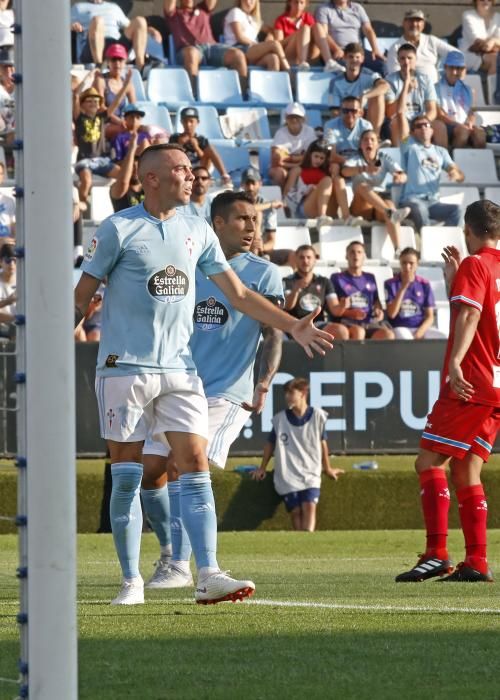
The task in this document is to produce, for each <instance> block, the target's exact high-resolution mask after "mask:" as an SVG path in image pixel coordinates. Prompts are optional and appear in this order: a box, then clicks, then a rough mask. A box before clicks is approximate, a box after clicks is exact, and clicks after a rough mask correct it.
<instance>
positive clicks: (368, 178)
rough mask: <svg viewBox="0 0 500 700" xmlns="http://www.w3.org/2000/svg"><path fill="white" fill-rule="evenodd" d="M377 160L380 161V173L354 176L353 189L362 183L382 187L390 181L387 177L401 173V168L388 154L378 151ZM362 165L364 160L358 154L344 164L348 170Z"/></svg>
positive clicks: (364, 163) (364, 162)
mask: <svg viewBox="0 0 500 700" xmlns="http://www.w3.org/2000/svg"><path fill="white" fill-rule="evenodd" d="M377 158H378V160H380V171H379V172H378V173H360V174H359V175H354V176H353V178H352V184H353V186H354V187H357V186H358V185H360V184H362V183H363V182H366V183H368V184H369V185H371V186H372V187H383V186H385V185H386V184H388V182H389V181H390V178H389V176H391V175H393V174H394V173H400V172H402V170H401V166H400V165H399V164H398V163H396V161H395V160H393V159H392V158H391V156H390V155H389V154H388V153H384V151H379V152H378V153H377ZM363 165H366V160H365V159H364V158H363V156H362V155H361V154H358V155H357V156H355V157H354V158H349V160H348V161H347V162H346V166H348V167H350V168H357V167H358V166H363ZM386 179H387V182H386Z"/></svg>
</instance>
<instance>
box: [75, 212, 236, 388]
mask: <svg viewBox="0 0 500 700" xmlns="http://www.w3.org/2000/svg"><path fill="white" fill-rule="evenodd" d="M197 266H198V267H199V268H200V269H201V270H202V271H203V273H204V274H205V275H215V274H218V273H221V272H224V271H225V270H227V269H228V268H229V265H228V263H227V261H226V258H225V257H224V254H223V252H222V250H221V247H220V244H219V239H218V238H217V236H216V235H215V233H214V232H213V231H212V229H211V228H210V226H208V224H207V223H206V221H205V220H204V219H201V218H199V217H195V216H183V215H181V214H178V213H176V214H175V215H174V216H173V217H172V218H170V219H168V220H166V221H160V220H159V219H156V218H155V217H153V216H151V215H150V214H148V212H147V211H146V210H145V209H144V205H143V204H139V205H137V206H135V207H131V208H130V209H124V210H123V211H120V212H117V213H116V214H114V215H113V216H110V217H108V218H107V219H106V220H105V221H103V223H102V224H101V225H100V226H99V228H98V229H97V231H96V233H95V235H94V238H93V239H92V241H91V243H90V246H89V249H88V251H87V253H86V255H85V258H84V262H83V263H82V271H83V272H86V273H87V274H89V275H92V277H96V278H97V279H103V278H104V277H105V276H107V278H108V285H107V291H106V296H105V297H104V302H103V312H102V329H101V342H100V344H99V354H98V357H97V372H96V374H97V375H98V376H101V377H116V376H121V375H130V374H143V373H145V372H152V373H155V374H162V373H168V372H188V373H193V374H195V373H196V369H195V364H194V362H193V360H192V357H191V351H190V349H189V339H190V337H191V334H192V332H193V311H194V305H195V270H196V267H197Z"/></svg>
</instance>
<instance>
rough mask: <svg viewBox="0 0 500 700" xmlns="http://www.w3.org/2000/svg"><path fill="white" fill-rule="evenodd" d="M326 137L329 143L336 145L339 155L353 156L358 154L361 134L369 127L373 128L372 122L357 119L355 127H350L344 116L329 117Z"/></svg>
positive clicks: (325, 127)
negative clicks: (343, 118)
mask: <svg viewBox="0 0 500 700" xmlns="http://www.w3.org/2000/svg"><path fill="white" fill-rule="evenodd" d="M323 128H324V132H325V138H326V141H327V143H328V144H333V145H335V150H336V151H337V154H338V155H339V156H344V158H352V157H353V156H356V155H358V151H359V142H360V141H361V134H362V133H363V132H364V131H367V130H368V129H373V126H372V124H371V122H369V121H368V120H367V119H361V118H360V119H357V120H356V123H355V125H354V129H352V130H351V129H348V128H347V127H346V126H345V125H344V122H343V121H342V117H335V119H329V120H328V121H327V122H326V123H325V125H324V127H323Z"/></svg>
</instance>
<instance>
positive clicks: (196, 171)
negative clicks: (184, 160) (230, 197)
mask: <svg viewBox="0 0 500 700" xmlns="http://www.w3.org/2000/svg"><path fill="white" fill-rule="evenodd" d="M193 175H194V180H193V185H192V191H191V201H190V202H189V204H184V206H182V207H177V211H181V212H183V213H184V214H190V215H191V216H201V217H202V218H203V219H205V220H206V221H207V223H208V224H210V225H212V219H211V216H210V207H211V206H212V199H213V197H210V196H209V195H208V190H209V189H210V184H211V183H212V177H211V175H210V173H209V172H208V170H207V169H206V168H205V167H204V166H203V165H198V167H196V168H193Z"/></svg>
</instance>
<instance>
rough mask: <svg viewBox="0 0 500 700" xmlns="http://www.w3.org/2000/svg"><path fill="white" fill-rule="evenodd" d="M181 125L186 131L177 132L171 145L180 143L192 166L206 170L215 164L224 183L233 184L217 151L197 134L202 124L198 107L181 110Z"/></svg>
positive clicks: (172, 138) (173, 135)
mask: <svg viewBox="0 0 500 700" xmlns="http://www.w3.org/2000/svg"><path fill="white" fill-rule="evenodd" d="M180 117H181V124H182V128H183V129H184V131H183V132H182V133H180V132H176V133H175V134H172V136H171V137H170V143H178V144H179V146H182V147H183V148H184V150H185V151H186V155H187V157H188V158H189V160H190V161H191V166H192V167H195V166H197V165H203V166H204V167H205V168H208V167H209V166H210V163H213V165H214V167H215V168H216V169H217V170H218V171H219V173H220V174H221V177H222V181H223V182H224V183H225V184H228V183H229V182H231V176H230V175H229V174H228V173H227V171H226V166H225V165H224V163H223V162H222V158H221V157H220V155H219V154H218V153H217V151H216V149H215V148H214V147H213V146H211V145H210V142H209V140H208V139H207V138H206V137H205V136H202V135H201V134H197V133H196V128H197V126H198V124H199V123H200V115H199V113H198V110H197V109H196V107H184V109H182V110H181V114H180Z"/></svg>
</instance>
